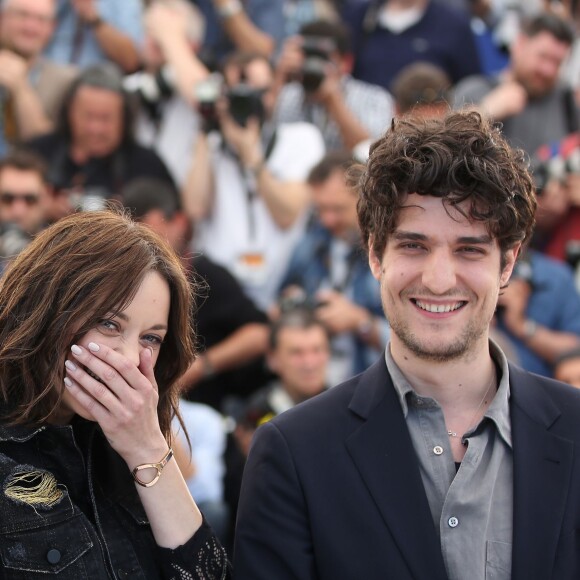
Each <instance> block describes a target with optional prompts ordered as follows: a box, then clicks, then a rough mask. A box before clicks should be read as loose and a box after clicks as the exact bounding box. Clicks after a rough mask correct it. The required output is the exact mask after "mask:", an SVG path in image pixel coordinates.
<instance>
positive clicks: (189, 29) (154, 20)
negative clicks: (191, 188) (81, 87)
mask: <svg viewBox="0 0 580 580" xmlns="http://www.w3.org/2000/svg"><path fill="white" fill-rule="evenodd" d="M144 20H145V40H144V43H143V48H142V50H141V61H142V65H143V68H142V70H141V71H139V72H137V73H135V74H133V75H130V76H128V77H125V80H124V86H125V89H126V90H128V91H129V92H131V93H132V94H133V95H135V96H136V97H137V101H138V104H139V106H138V114H137V117H136V122H135V137H136V139H137V141H138V142H139V143H140V144H141V145H144V146H146V147H153V148H154V149H155V151H156V152H157V154H158V155H159V156H160V157H161V158H162V159H163V161H164V162H165V164H166V165H167V167H168V169H169V171H170V172H171V174H172V177H173V178H174V180H175V181H176V183H177V184H178V185H179V186H180V187H181V186H182V185H183V184H184V182H185V179H186V176H187V172H188V169H189V164H190V159H191V151H192V149H193V146H194V143H195V140H196V138H197V135H198V133H199V114H198V112H197V110H196V101H195V94H194V87H195V85H196V83H197V82H199V81H201V80H203V79H205V78H206V77H207V76H208V74H209V72H208V70H207V69H206V67H205V66H204V64H203V63H202V62H201V60H200V59H199V58H198V56H197V51H198V50H199V48H200V46H201V42H202V40H203V35H204V29H205V21H204V18H203V15H202V14H201V12H200V11H199V9H198V8H197V7H196V6H195V5H193V4H191V2H189V0H153V1H152V2H151V3H150V4H149V6H148V7H147V8H146V10H145V14H144Z"/></svg>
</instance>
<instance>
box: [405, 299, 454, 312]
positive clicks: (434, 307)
mask: <svg viewBox="0 0 580 580" xmlns="http://www.w3.org/2000/svg"><path fill="white" fill-rule="evenodd" d="M415 304H416V305H417V306H418V307H419V308H421V310H426V311H427V312H434V313H437V314H439V313H442V312H452V311H453V310H457V309H458V308H461V307H462V306H463V304H465V303H464V302H456V303H455V304H429V303H428V302H420V301H419V300H415Z"/></svg>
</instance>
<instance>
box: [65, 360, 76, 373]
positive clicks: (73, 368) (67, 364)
mask: <svg viewBox="0 0 580 580" xmlns="http://www.w3.org/2000/svg"><path fill="white" fill-rule="evenodd" d="M64 366H65V367H66V368H67V369H68V370H69V371H76V370H77V367H76V366H75V365H74V364H73V363H72V362H71V361H70V360H65V361H64Z"/></svg>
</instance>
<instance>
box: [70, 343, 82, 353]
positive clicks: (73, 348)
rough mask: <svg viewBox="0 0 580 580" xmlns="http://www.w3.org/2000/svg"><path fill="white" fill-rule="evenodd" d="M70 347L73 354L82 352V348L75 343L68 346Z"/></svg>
mask: <svg viewBox="0 0 580 580" xmlns="http://www.w3.org/2000/svg"><path fill="white" fill-rule="evenodd" d="M70 349H71V351H72V353H73V354H82V352H83V349H82V348H81V347H80V346H77V345H76V344H73V345H72V346H71V347H70Z"/></svg>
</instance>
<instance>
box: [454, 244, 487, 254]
mask: <svg viewBox="0 0 580 580" xmlns="http://www.w3.org/2000/svg"><path fill="white" fill-rule="evenodd" d="M460 251H461V252H463V253H464V254H477V255H481V254H484V253H485V252H484V250H483V249H481V248H477V247H472V246H466V247H464V248H461V250H460Z"/></svg>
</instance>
